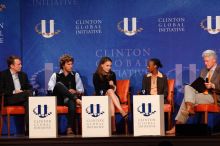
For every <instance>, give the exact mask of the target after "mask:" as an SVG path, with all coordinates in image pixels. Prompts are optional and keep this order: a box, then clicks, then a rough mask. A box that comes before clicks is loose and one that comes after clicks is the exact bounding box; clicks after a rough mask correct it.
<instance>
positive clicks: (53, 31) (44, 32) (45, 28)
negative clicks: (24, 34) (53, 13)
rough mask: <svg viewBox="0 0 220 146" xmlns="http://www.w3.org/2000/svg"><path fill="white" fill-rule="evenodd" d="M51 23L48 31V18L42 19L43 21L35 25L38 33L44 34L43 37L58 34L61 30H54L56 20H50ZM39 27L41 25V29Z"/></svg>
mask: <svg viewBox="0 0 220 146" xmlns="http://www.w3.org/2000/svg"><path fill="white" fill-rule="evenodd" d="M49 24H50V25H49V27H50V28H49V32H47V31H48V29H47V27H46V25H47V22H46V20H41V23H38V24H37V25H36V26H35V31H36V32H37V33H38V34H40V35H42V36H43V37H45V38H51V37H53V36H54V35H56V34H59V33H60V32H61V31H60V30H59V29H58V30H56V31H55V30H54V25H55V23H54V20H50V23H49ZM39 27H41V30H40V29H39Z"/></svg>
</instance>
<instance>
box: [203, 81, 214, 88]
mask: <svg viewBox="0 0 220 146" xmlns="http://www.w3.org/2000/svg"><path fill="white" fill-rule="evenodd" d="M205 86H206V88H207V89H215V84H213V83H211V82H209V83H205Z"/></svg>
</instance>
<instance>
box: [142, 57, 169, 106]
mask: <svg viewBox="0 0 220 146" xmlns="http://www.w3.org/2000/svg"><path fill="white" fill-rule="evenodd" d="M162 66H163V65H162V64H161V62H160V60H159V59H157V58H152V59H150V60H149V61H148V63H147V69H148V71H149V73H148V74H146V75H144V77H143V81H142V94H146V95H164V102H165V103H167V100H166V97H167V94H168V91H167V77H166V75H164V74H162V73H161V72H159V70H158V69H159V68H161V67H162Z"/></svg>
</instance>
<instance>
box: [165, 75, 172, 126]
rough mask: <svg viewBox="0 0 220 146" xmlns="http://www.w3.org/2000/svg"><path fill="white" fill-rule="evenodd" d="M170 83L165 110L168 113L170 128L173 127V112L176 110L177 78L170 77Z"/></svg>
mask: <svg viewBox="0 0 220 146" xmlns="http://www.w3.org/2000/svg"><path fill="white" fill-rule="evenodd" d="M167 83H168V95H167V101H168V103H167V104H164V112H165V113H168V129H171V128H172V113H173V111H174V86H175V80H174V79H169V80H167Z"/></svg>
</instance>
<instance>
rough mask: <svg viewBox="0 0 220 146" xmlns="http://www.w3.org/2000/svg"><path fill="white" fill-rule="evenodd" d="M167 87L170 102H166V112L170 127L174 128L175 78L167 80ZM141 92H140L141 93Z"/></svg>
mask: <svg viewBox="0 0 220 146" xmlns="http://www.w3.org/2000/svg"><path fill="white" fill-rule="evenodd" d="M167 84H168V85H167V87H168V95H167V101H168V103H166V104H164V112H165V113H168V129H171V128H172V113H173V112H174V87H175V80H174V79H168V80H167ZM140 94H141V92H138V95H140Z"/></svg>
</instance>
